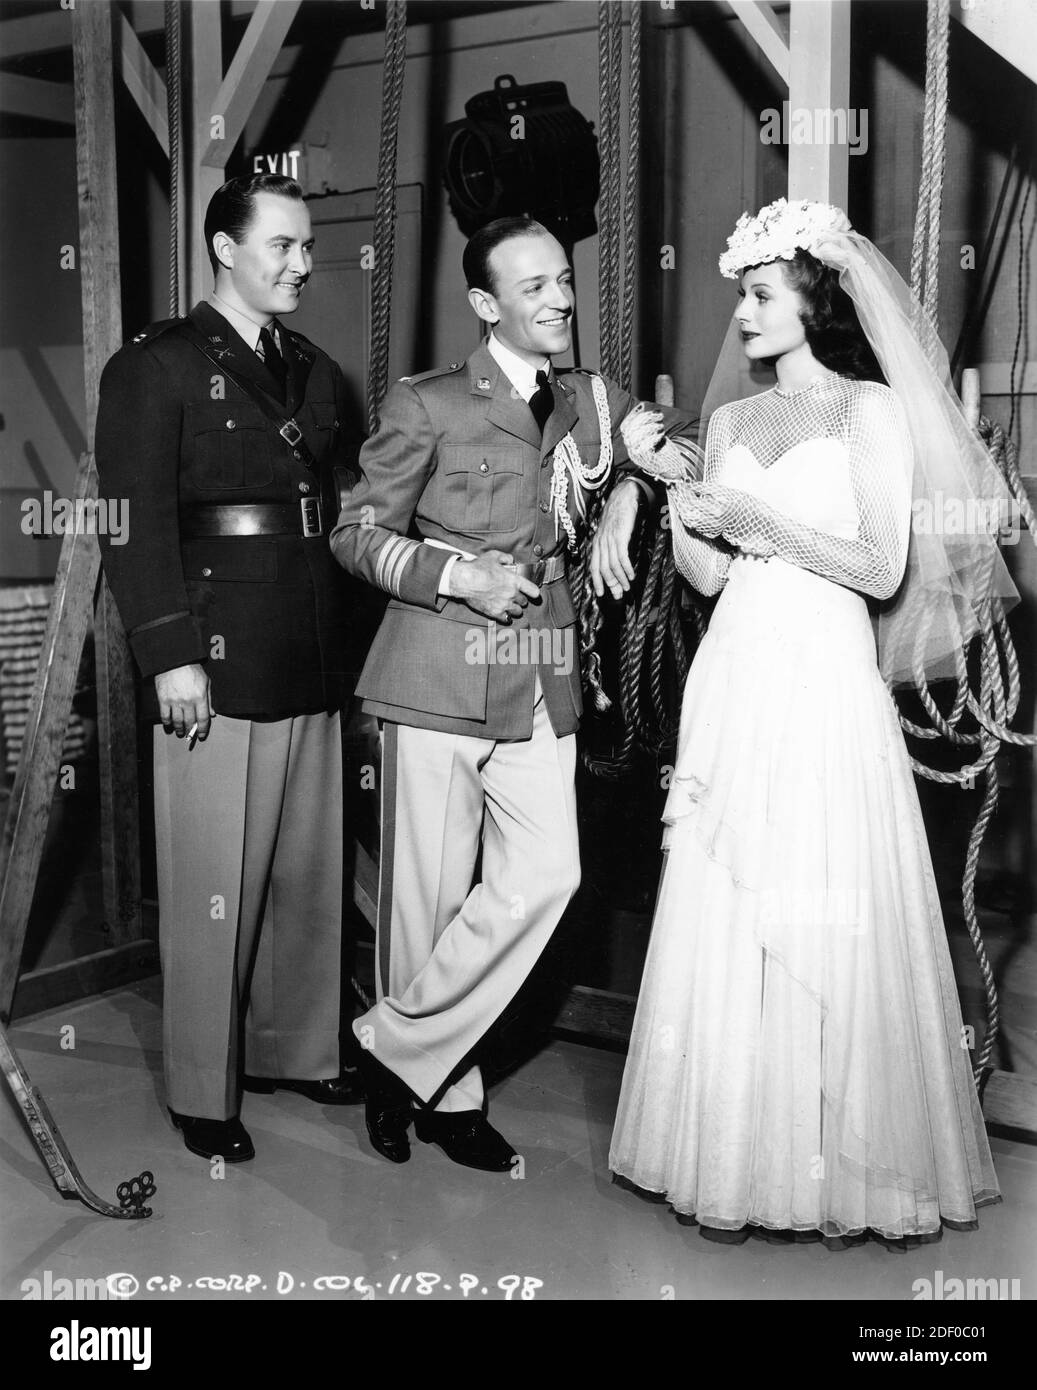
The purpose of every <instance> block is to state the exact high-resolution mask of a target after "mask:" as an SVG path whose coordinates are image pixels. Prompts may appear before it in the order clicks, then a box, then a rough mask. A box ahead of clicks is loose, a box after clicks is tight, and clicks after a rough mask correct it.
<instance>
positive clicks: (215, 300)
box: [209, 291, 283, 352]
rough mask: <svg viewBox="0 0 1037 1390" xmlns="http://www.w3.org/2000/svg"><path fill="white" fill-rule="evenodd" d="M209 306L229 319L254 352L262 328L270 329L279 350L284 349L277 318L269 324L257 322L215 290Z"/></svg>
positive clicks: (239, 335)
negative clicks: (222, 297)
mask: <svg viewBox="0 0 1037 1390" xmlns="http://www.w3.org/2000/svg"><path fill="white" fill-rule="evenodd" d="M209 307H210V309H215V310H216V312H217V313H218V314H220V315H222V316H223V318H225V319H226V320H227V322H228V323H229V324H230V326H231V328H233V329H234V331H235V333H237V335H238V337H239V338H242V339H244V341H245V342H246V343H248V345H249V347H250V348H251V349H252V351H253V352H255V350H256V348H257V347H258V346H259V330H260V329H261V328H269V329H270V332H271V333H272V334H273V337H274V342H275V343H276V344H277V347H278V351H283V349H282V348H281V335H280V333H278V331H277V321H276V319H271V320H270V322H269V323H268V324H262V323H256V321H255V319H250V318H249V316H248V315H247V314H243V313H242V312H241V310H240V309H235V308H234V306H233V304H228V303H227V301H226V300H225V299H221V298H220V296H219V295H218V294H217V293H216V292H215V291H213V293H212V295H211V296H210V298H209Z"/></svg>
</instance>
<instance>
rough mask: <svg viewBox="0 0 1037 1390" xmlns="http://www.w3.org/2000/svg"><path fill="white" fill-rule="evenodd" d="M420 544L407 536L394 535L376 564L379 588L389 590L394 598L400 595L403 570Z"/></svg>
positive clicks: (383, 548)
mask: <svg viewBox="0 0 1037 1390" xmlns="http://www.w3.org/2000/svg"><path fill="white" fill-rule="evenodd" d="M418 545H419V542H418V541H414V540H410V539H408V538H407V537H406V536H392V537H390V539H389V540H387V541H386V542H385V544H384V545H383V546H382V549H381V551H380V553H379V555H378V562H377V564H376V565H375V576H374V577H375V583H376V584H377V585H378V586H379V588H381V589H386V590H388V592H389V593H391V594H392V596H393V597H394V598H399V597H400V580H401V578H402V577H403V571H404V569H405V568H406V565H407V561H408V560H409V559H410V558H411V556H412V555H413V554H414V551H415V550H416V549H417V547H418Z"/></svg>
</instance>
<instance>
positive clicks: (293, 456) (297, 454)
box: [292, 449, 302, 459]
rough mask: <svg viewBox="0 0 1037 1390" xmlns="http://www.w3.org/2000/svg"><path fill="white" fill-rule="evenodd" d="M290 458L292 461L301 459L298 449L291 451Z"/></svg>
mask: <svg viewBox="0 0 1037 1390" xmlns="http://www.w3.org/2000/svg"><path fill="white" fill-rule="evenodd" d="M292 458H293V459H301V458H302V454H300V453H299V450H298V449H293V450H292Z"/></svg>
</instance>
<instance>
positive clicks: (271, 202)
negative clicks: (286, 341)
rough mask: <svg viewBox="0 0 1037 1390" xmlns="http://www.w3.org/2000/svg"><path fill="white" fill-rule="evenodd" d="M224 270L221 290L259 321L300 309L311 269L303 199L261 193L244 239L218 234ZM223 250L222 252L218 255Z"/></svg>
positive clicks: (310, 234)
mask: <svg viewBox="0 0 1037 1390" xmlns="http://www.w3.org/2000/svg"><path fill="white" fill-rule="evenodd" d="M214 243H215V244H216V252H217V255H219V256H220V260H221V262H222V264H223V266H224V269H225V270H226V275H224V276H221V280H222V281H223V284H222V286H220V287H219V289H218V293H219V294H220V296H221V297H222V298H223V299H226V300H227V301H228V303H233V304H234V307H235V308H236V309H240V310H241V312H242V313H244V314H246V315H247V316H248V317H249V318H251V319H255V320H256V321H257V322H259V323H264V322H267V323H268V322H269V321H270V320H271V319H272V318H275V317H278V316H282V315H284V314H294V312H295V311H296V309H298V307H299V297H300V295H301V293H302V287H303V285H305V283H306V281H307V280H308V279H309V277H310V272H311V271H312V269H313V255H312V252H313V231H312V229H311V226H310V212H309V209H308V208H307V206H306V204H305V203H304V202H301V201H299V200H297V199H295V198H282V197H280V196H279V195H278V194H276V193H257V194H256V199H255V212H254V215H253V218H252V221H251V222H250V223H249V225H248V230H247V231H246V232H245V235H244V237H243V238H242V239H241V241H238V242H235V241H231V240H230V238H226V239H225V240H224V242H223V243H222V246H221V243H220V241H219V238H218V237H216V238H214ZM221 250H222V253H223V254H222V255H221V254H220V253H221Z"/></svg>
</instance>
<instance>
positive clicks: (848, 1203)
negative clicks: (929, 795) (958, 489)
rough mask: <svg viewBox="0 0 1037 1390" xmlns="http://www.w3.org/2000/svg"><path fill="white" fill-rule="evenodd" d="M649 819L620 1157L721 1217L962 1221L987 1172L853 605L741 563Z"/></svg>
mask: <svg viewBox="0 0 1037 1390" xmlns="http://www.w3.org/2000/svg"><path fill="white" fill-rule="evenodd" d="M664 819H665V821H666V823H667V830H666V833H665V844H666V846H667V852H666V861H665V867H664V870H663V876H662V882H661V885H660V890H659V897H658V901H657V905H656V911H655V920H654V923H653V927H652V937H651V943H650V946H649V951H648V956H647V960H646V964H645V971H644V978H643V982H642V985H641V993H640V998H639V1001H638V1007H637V1014H636V1017H635V1020H634V1027H633V1033H632V1036H631V1040H630V1051H629V1056H628V1060H627V1065H626V1070H625V1073H624V1077H623V1087H622V1094H621V1097H620V1104H619V1111H618V1114H617V1117H616V1126H615V1132H614V1134H613V1139H612V1148H611V1153H610V1166H611V1168H612V1169H613V1171H614V1172H616V1173H618V1174H621V1175H622V1176H624V1177H625V1178H627V1179H628V1180H630V1181H631V1182H633V1183H635V1184H637V1186H639V1187H641V1188H644V1189H647V1190H648V1191H651V1192H656V1193H664V1194H665V1195H666V1196H667V1197H668V1199H669V1201H670V1203H671V1204H672V1205H673V1207H674V1208H675V1209H676V1210H677V1211H679V1212H681V1213H686V1214H690V1215H694V1216H695V1217H696V1218H697V1219H698V1221H699V1222H700V1223H702V1224H703V1225H706V1226H713V1227H719V1228H721V1229H737V1228H739V1227H741V1226H742V1225H744V1224H745V1223H747V1222H749V1223H754V1224H756V1225H760V1226H765V1227H769V1228H774V1229H782V1230H819V1231H821V1232H823V1233H824V1234H825V1235H829V1236H835V1235H848V1234H855V1233H858V1232H861V1231H864V1230H866V1229H869V1228H870V1229H872V1230H875V1231H878V1232H880V1233H882V1234H883V1235H885V1236H887V1237H893V1238H897V1237H901V1236H908V1235H918V1234H923V1233H928V1232H933V1231H936V1230H938V1229H939V1227H940V1225H941V1222H944V1223H947V1224H955V1225H966V1226H967V1225H971V1224H972V1223H973V1222H974V1221H975V1208H976V1206H977V1204H980V1203H982V1202H985V1201H992V1200H996V1199H997V1197H998V1195H999V1190H998V1185H997V1179H996V1176H995V1174H994V1169H993V1163H992V1161H991V1157H990V1148H989V1145H988V1143H987V1137H986V1132H985V1130H984V1128H983V1120H982V1115H981V1112H980V1109H979V1104H978V1102H977V1098H976V1094H975V1088H974V1085H973V1082H972V1075H971V1059H972V1056H973V1054H972V1052H970V1050H969V1045H970V1042H971V1038H970V1036H969V1034H968V1032H967V1031H966V1030H965V1029H963V1026H962V1019H961V1011H960V1007H959V1004H958V997H957V991H956V988H955V982H954V976H953V972H952V968H951V961H950V955H949V952H948V949H947V941H946V936H945V933H944V926H943V919H942V915H941V911H940V903H939V899H938V897H937V892H936V884H935V880H934V877H933V871H932V864H931V860H930V856H929V849H928V845H927V843H926V838H925V830H924V826H923V823H922V817H921V812H920V809H919V805H918V797H917V794H916V792H915V787H914V782H913V774H912V772H911V769H910V765H909V762H908V756H907V750H906V748H905V745H904V740H903V736H902V734H901V731H900V727H899V723H898V719H897V714H896V710H895V708H894V705H893V702H892V700H891V698H890V696H889V693H888V692H887V690H886V688H885V685H884V684H883V682H882V680H881V678H880V676H879V673H878V669H877V667H876V662H875V647H874V639H873V635H872V629H871V623H870V620H869V618H868V614H867V609H866V606H865V604H864V601H863V599H861V598H860V597H859V596H858V595H857V594H855V593H853V592H851V591H850V590H848V589H844V588H842V587H841V586H839V585H836V584H832V583H829V582H828V581H826V580H823V579H820V578H818V577H817V576H815V575H812V574H809V573H808V572H807V571H804V570H800V569H797V568H796V567H794V566H792V565H788V564H785V563H784V562H782V561H780V560H771V561H768V562H766V563H764V562H762V561H756V560H752V559H748V558H739V559H737V560H735V562H734V563H733V565H732V568H731V571H730V577H729V579H728V583H727V586H726V588H725V590H724V593H723V594H722V596H721V598H720V601H719V603H718V605H717V608H716V610H715V612H714V615H713V621H712V623H711V625H710V628H709V631H708V633H707V635H706V638H705V640H704V642H703V644H702V647H701V649H700V651H699V653H698V655H697V656H696V658H695V661H694V663H693V665H692V669H691V673H690V675H689V678H688V682H687V687H686V690H685V695H684V707H683V714H682V723H681V732H680V740H679V744H678V755H677V760H676V766H675V770H674V774H673V782H672V786H671V791H670V796H669V799H668V802H667V806H666V812H665V816H664Z"/></svg>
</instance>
